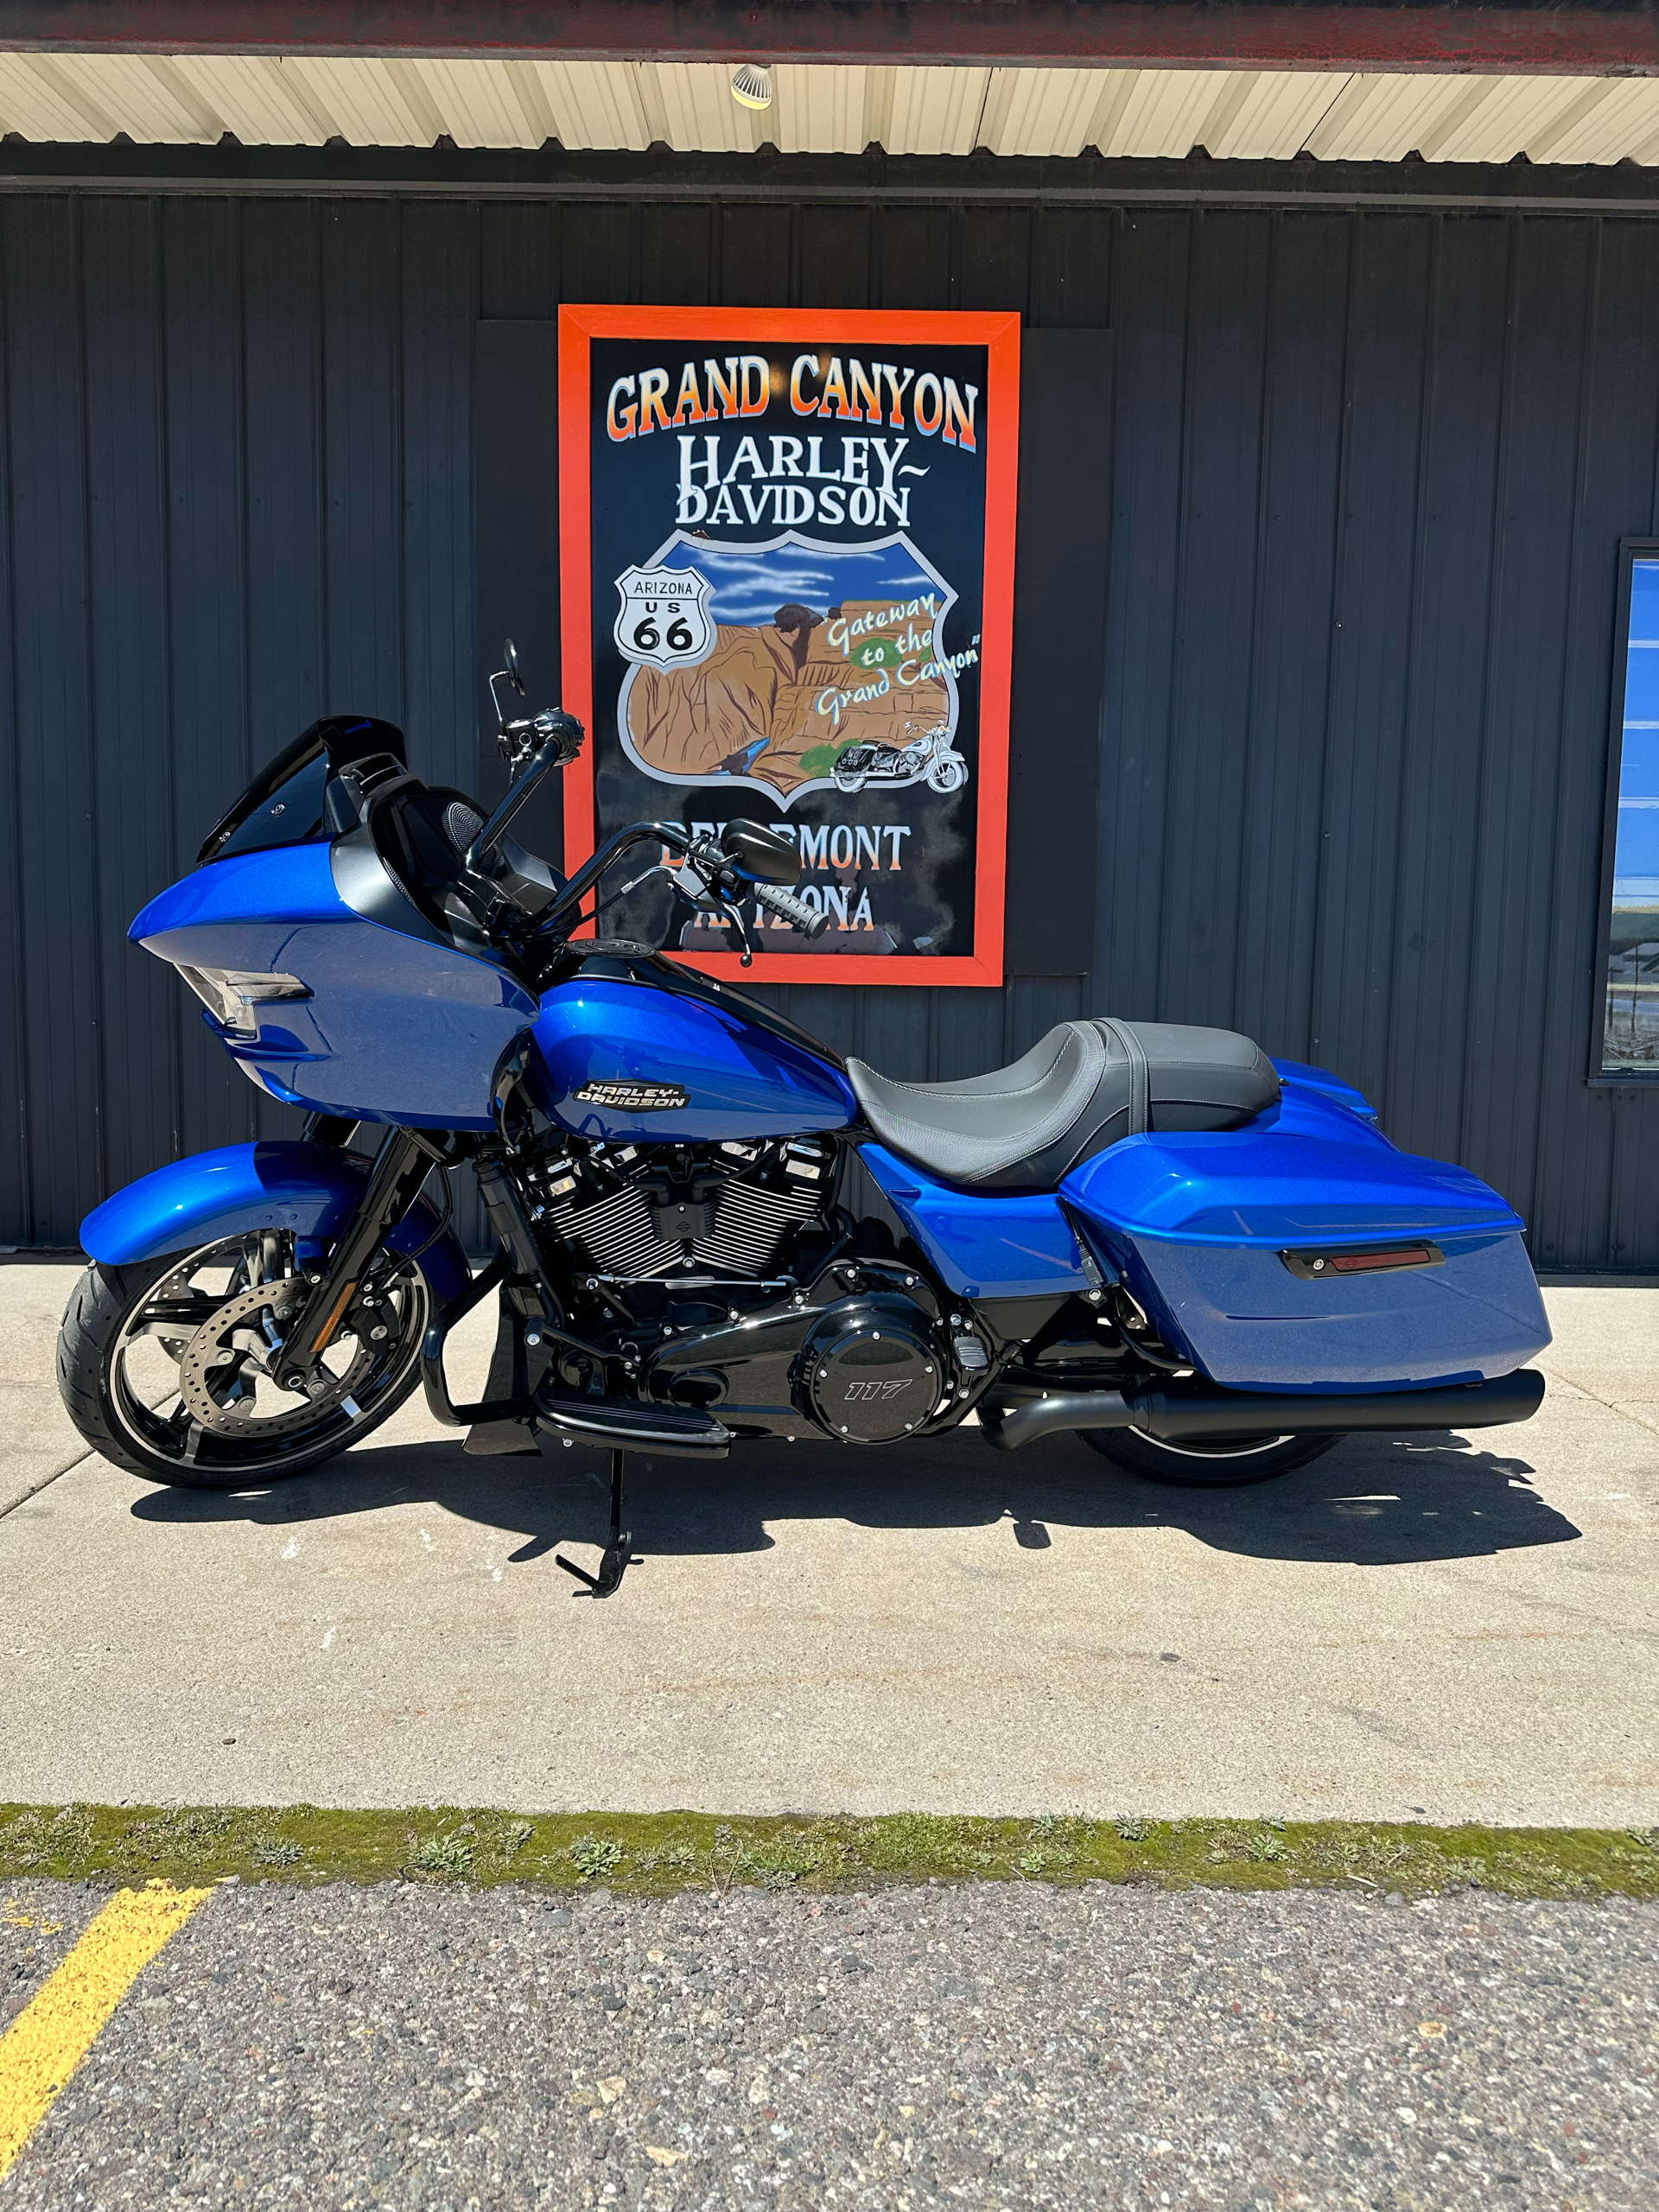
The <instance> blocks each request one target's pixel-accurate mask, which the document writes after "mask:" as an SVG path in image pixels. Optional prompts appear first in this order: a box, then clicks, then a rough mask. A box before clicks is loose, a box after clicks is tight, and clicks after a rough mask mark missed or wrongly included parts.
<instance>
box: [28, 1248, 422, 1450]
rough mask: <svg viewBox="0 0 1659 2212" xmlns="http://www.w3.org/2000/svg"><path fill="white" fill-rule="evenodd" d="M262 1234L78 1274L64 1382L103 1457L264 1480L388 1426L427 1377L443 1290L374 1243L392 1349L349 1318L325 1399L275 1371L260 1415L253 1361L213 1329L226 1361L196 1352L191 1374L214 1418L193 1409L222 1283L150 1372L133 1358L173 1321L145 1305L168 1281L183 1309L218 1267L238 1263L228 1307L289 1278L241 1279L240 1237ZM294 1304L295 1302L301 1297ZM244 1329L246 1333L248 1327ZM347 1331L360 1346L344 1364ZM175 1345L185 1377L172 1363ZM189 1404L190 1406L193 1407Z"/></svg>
mask: <svg viewBox="0 0 1659 2212" xmlns="http://www.w3.org/2000/svg"><path fill="white" fill-rule="evenodd" d="M260 1241H261V1240H260V1239H259V1238H258V1237H254V1238H252V1239H249V1238H245V1237H244V1238H239V1239H238V1238H227V1239H224V1240H221V1242H220V1243H219V1244H214V1245H207V1246H203V1247H201V1248H200V1249H199V1250H198V1251H196V1252H194V1253H179V1252H174V1253H169V1254H168V1255H165V1256H164V1257H162V1258H161V1259H155V1260H146V1261H141V1262H137V1263H136V1264H135V1265H132V1266H130V1267H123V1268H112V1267H99V1266H97V1265H93V1266H92V1267H90V1268H87V1270H86V1274H83V1275H82V1276H81V1278H80V1280H79V1282H77V1283H76V1285H75V1287H74V1289H73V1292H72V1293H71V1294H70V1298H69V1304H68V1307H67V1311H66V1313H65V1314H64V1317H63V1324H62V1326H61V1328H60V1330H59V1332H58V1389H59V1392H60V1395H61V1396H62V1399H63V1402H64V1406H65V1408H66V1409H67V1413H68V1415H69V1418H70V1420H71V1421H73V1423H74V1425H75V1427H76V1428H77V1429H78V1430H79V1433H80V1434H81V1436H82V1437H83V1438H85V1440H86V1442H87V1443H88V1444H89V1445H91V1446H92V1449H93V1450H94V1451H95V1452H98V1453H99V1455H100V1456H101V1457H102V1458H104V1459H108V1460H111V1462H113V1464H114V1465H116V1466H118V1467H121V1468H124V1470H125V1471H126V1472H127V1473H129V1474H132V1475H139V1476H142V1477H143V1479H144V1480H145V1481H147V1482H153V1483H166V1484H171V1485H173V1486H175V1487H176V1488H179V1489H184V1490H218V1491H232V1490H245V1489H251V1488H256V1487H257V1488H263V1487H264V1485H265V1484H269V1483H272V1482H277V1481H281V1480H283V1479H285V1478H288V1477H289V1476H291V1475H300V1474H305V1473H308V1471H310V1470H311V1469H312V1468H314V1467H319V1466H321V1465H323V1464H324V1462H325V1461H327V1460H329V1459H334V1458H335V1457H336V1456H337V1455H338V1454H339V1453H340V1452H343V1451H345V1450H346V1447H347V1446H350V1445H353V1444H356V1443H358V1442H359V1441H360V1440H362V1439H363V1438H364V1437H365V1436H367V1435H368V1434H369V1433H371V1432H372V1430H374V1429H377V1428H378V1427H380V1425H381V1423H382V1422H383V1421H388V1420H389V1419H390V1418H391V1415H392V1414H394V1413H395V1412H396V1411H397V1408H398V1407H399V1406H401V1405H402V1404H403V1403H404V1400H405V1399H407V1398H408V1397H409V1395H410V1393H411V1392H412V1391H413V1389H415V1387H416V1383H418V1382H419V1381H420V1375H421V1344H422V1338H423V1335H424V1332H425V1327H426V1320H427V1316H428V1315H429V1313H430V1312H431V1311H432V1308H433V1305H434V1302H435V1301H434V1300H433V1297H432V1294H431V1292H430V1290H429V1287H428V1285H427V1281H426V1278H425V1276H424V1274H423V1273H422V1270H421V1268H420V1267H419V1265H418V1264H417V1263H416V1262H413V1261H408V1260H403V1259H401V1258H400V1257H398V1256H397V1255H392V1254H388V1253H385V1252H382V1253H380V1254H378V1255H376V1259H375V1261H374V1262H372V1263H371V1272H372V1273H375V1274H378V1278H379V1281H380V1282H381V1283H382V1284H384V1285H385V1286H386V1291H387V1295H386V1302H385V1304H384V1305H383V1306H381V1307H380V1308H378V1311H379V1312H381V1313H386V1314H388V1315H389V1316H391V1323H392V1325H391V1329H390V1330H389V1332H388V1335H389V1339H390V1340H389V1342H388V1344H386V1346H385V1349H384V1350H381V1349H378V1348H376V1347H373V1346H372V1345H371V1344H369V1343H368V1342H367V1340H366V1337H365V1338H364V1339H363V1340H362V1341H359V1340H358V1339H357V1338H355V1337H353V1336H352V1335H351V1334H349V1332H348V1331H347V1329H346V1327H345V1326H343V1325H342V1327H341V1328H340V1331H339V1332H338V1335H337V1340H336V1342H337V1345H338V1346H339V1347H341V1348H340V1349H336V1347H334V1346H331V1347H330V1350H329V1352H328V1354H327V1355H326V1356H325V1364H326V1363H327V1359H328V1358H332V1359H333V1360H334V1363H335V1364H334V1369H333V1370H330V1372H331V1378H332V1383H333V1387H332V1388H330V1389H327V1390H326V1391H325V1392H324V1394H323V1395H322V1397H321V1399H320V1400H318V1401H317V1402H313V1401H311V1400H308V1399H306V1398H304V1397H302V1396H297V1395H295V1394H288V1393H278V1392H277V1385H276V1384H275V1383H274V1381H271V1382H270V1389H271V1392H272V1394H273V1396H274V1397H275V1398H276V1400H277V1402H276V1404H275V1405H274V1408H273V1410H272V1412H271V1413H270V1414H268V1415H267V1416H266V1418H265V1419H264V1420H263V1421H261V1420H260V1419H258V1418H257V1390H258V1388H259V1386H258V1385H257V1384H256V1385H255V1387H254V1389H252V1390H251V1391H244V1390H243V1389H242V1384H241V1380H240V1378H241V1376H242V1374H243V1372H244V1371H245V1369H246V1367H247V1365H248V1362H247V1361H246V1359H245V1357H242V1356H240V1355H238V1352H237V1351H235V1349H234V1348H233V1347H229V1346H228V1344H227V1347H226V1349H225V1350H224V1351H222V1352H221V1351H220V1350H219V1346H218V1344H217V1343H215V1344H214V1345H213V1352H214V1353H215V1354H216V1355H217V1356H218V1357H217V1360H216V1362H215V1363H209V1361H208V1360H207V1357H201V1358H199V1359H197V1360H195V1361H194V1362H192V1363H191V1364H192V1366H193V1367H194V1369H195V1370H197V1372H196V1373H194V1374H193V1375H192V1376H191V1381H190V1386H189V1387H190V1389H192V1390H193V1391H194V1395H195V1401H196V1403H197V1404H198V1405H200V1406H201V1407H203V1408H205V1409H206V1410H207V1414H208V1417H209V1419H210V1420H211V1421H214V1423H215V1426H214V1427H206V1426H204V1425H203V1423H202V1421H201V1420H200V1418H199V1417H198V1416H197V1415H196V1414H194V1413H193V1412H192V1410H191V1402H190V1400H189V1398H188V1397H187V1395H186V1390H185V1387H184V1384H183V1382H182V1378H183V1377H184V1376H186V1374H187V1371H188V1370H187V1364H186V1363H187V1359H188V1357H189V1351H190V1350H192V1349H194V1341H195V1338H196V1335H197V1332H198V1329H199V1328H200V1327H201V1326H202V1325H204V1324H207V1323H212V1322H213V1319H214V1306H213V1298H214V1294H213V1292H211V1291H206V1290H204V1291H202V1292H200V1294H198V1295H197V1296H196V1298H195V1300H194V1308H193V1310H191V1311H190V1313H189V1317H188V1319H187V1320H186V1321H184V1322H182V1323H181V1324H180V1325H179V1332H178V1334H177V1335H176V1336H168V1337H166V1338H163V1339H162V1345H163V1348H162V1351H160V1352H158V1353H156V1355H155V1357H153V1358H149V1359H148V1361H147V1365H146V1368H145V1371H144V1373H143V1376H142V1377H141V1378H140V1377H135V1376H133V1375H132V1374H130V1372H129V1371H128V1359H129V1356H130V1355H131V1354H132V1353H133V1352H134V1351H135V1349H136V1348H137V1346H138V1345H139V1344H140V1340H141V1339H143V1338H155V1337H158V1336H161V1334H162V1327H161V1325H158V1324H157V1323H156V1321H154V1320H151V1321H148V1322H147V1321H146V1319H145V1315H146V1309H147V1308H150V1307H152V1306H154V1305H155V1304H156V1301H157V1300H158V1294H161V1293H162V1292H163V1291H164V1290H165V1289H167V1288H168V1287H172V1288H174V1289H175V1291H176V1292H178V1293H180V1294H179V1295H175V1298H174V1301H173V1307H172V1309H170V1310H172V1311H174V1312H176V1311H179V1310H182V1309H183V1308H186V1307H192V1306H193V1301H192V1299H191V1297H190V1292H191V1287H192V1285H193V1283H194V1282H195V1281H198V1280H199V1279H200V1277H201V1276H202V1274H204V1273H205V1272H207V1273H211V1272H212V1271H213V1269H214V1268H215V1267H217V1268H218V1269H219V1271H220V1272H224V1271H226V1270H228V1272H229V1273H230V1275H231V1294H230V1295H229V1296H227V1297H224V1298H221V1299H219V1301H218V1303H219V1309H220V1310H224V1309H226V1308H228V1307H230V1306H238V1307H240V1306H244V1305H245V1304H247V1303H248V1302H249V1301H250V1300H252V1299H253V1294H254V1292H255V1291H256V1290H257V1288H260V1287H265V1288H270V1289H275V1288H277V1287H279V1286H277V1284H276V1283H275V1281H274V1280H272V1281H258V1280H250V1281H247V1282H246V1283H244V1284H242V1285H240V1286H238V1281H237V1269H236V1266H235V1264H234V1252H233V1249H232V1248H235V1247H237V1246H238V1245H239V1246H241V1247H243V1248H247V1247H249V1246H250V1245H252V1246H254V1247H257V1245H258V1244H259V1243H260ZM265 1241H266V1242H267V1243H269V1241H270V1240H269V1239H268V1238H267V1239H266V1240H265ZM265 1310H266V1311H270V1310H271V1309H270V1306H267V1308H266V1309H265ZM286 1310H289V1311H291V1310H292V1306H291V1301H290V1304H289V1307H288V1308H287V1309H286ZM193 1323H194V1324H195V1326H192V1324H193ZM241 1333H242V1334H243V1335H244V1336H245V1337H247V1336H248V1335H249V1334H250V1332H249V1331H247V1330H243V1331H242V1332H241ZM347 1343H352V1344H356V1347H357V1348H356V1351H355V1352H354V1353H353V1355H352V1356H351V1358H350V1362H349V1364H348V1365H346V1369H345V1371H344V1372H343V1373H342V1372H340V1367H341V1364H342V1363H343V1362H344V1360H345V1354H344V1351H343V1346H344V1345H345V1344H347ZM175 1346H177V1347H181V1349H175ZM145 1351H146V1353H147V1354H148V1351H149V1348H148V1347H147V1346H146V1347H145ZM169 1358H170V1359H171V1360H173V1362H174V1363H175V1368H176V1371H177V1375H178V1376H179V1377H180V1378H181V1380H180V1381H177V1382H174V1381H171V1380H169V1379H168V1375H167V1369H166V1362H167V1361H168V1359H169ZM262 1372H263V1370H262ZM227 1375H228V1376H230V1377H231V1378H232V1379H231V1383H230V1386H229V1389H230V1393H231V1394H232V1395H227V1397H226V1402H223V1403H220V1402H219V1398H218V1396H217V1395H216V1394H215V1392H214V1389H213V1385H214V1383H215V1382H216V1381H217V1382H219V1387H220V1389H224V1387H225V1385H224V1383H223V1380H222V1378H223V1377H225V1376H227ZM265 1379H266V1380H267V1381H270V1378H268V1377H267V1378H265ZM242 1396H246V1397H247V1399H248V1400H249V1401H250V1409H251V1411H253V1412H254V1414H255V1417H253V1418H241V1417H240V1416H241V1413H242V1408H241V1407H240V1405H239V1404H238V1402H237V1400H238V1399H239V1398H241V1397H242ZM283 1399H287V1400H288V1402H287V1403H286V1404H284V1403H283V1402H282V1401H283ZM168 1402H173V1403H175V1405H176V1407H177V1409H178V1410H177V1412H176V1413H175V1414H171V1415H169V1414H168V1412H167V1410H166V1408H167V1405H168ZM181 1414H182V1415H184V1416H186V1418H185V1419H184V1420H183V1421H181V1420H180V1418H179V1416H180V1415H181Z"/></svg>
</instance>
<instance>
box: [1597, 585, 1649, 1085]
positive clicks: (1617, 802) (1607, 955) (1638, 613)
mask: <svg viewBox="0 0 1659 2212" xmlns="http://www.w3.org/2000/svg"><path fill="white" fill-rule="evenodd" d="M1619 601H1620V625H1619V628H1620V637H1621V642H1622V652H1621V655H1620V659H1621V663H1622V664H1621V665H1620V666H1619V667H1618V668H1617V669H1616V670H1615V672H1614V685H1613V696H1614V700H1615V703H1616V705H1617V706H1618V713H1617V715H1616V716H1615V727H1614V729H1613V741H1612V746H1611V752H1610V755H1609V761H1608V778H1609V782H1610V785H1611V790H1610V791H1609V793H1608V807H1607V812H1608V848H1609V850H1608V858H1607V861H1606V862H1605V875H1604V882H1605V886H1606V887H1605V890H1604V893H1603V902H1602V923H1603V928H1602V941H1603V944H1604V947H1605V950H1604V953H1603V963H1604V964H1603V968H1602V1024H1601V1052H1600V1058H1599V1072H1600V1073H1601V1074H1602V1075H1603V1076H1614V1077H1630V1076H1659V544H1655V543H1650V542H1647V541H1643V542H1641V543H1627V544H1626V545H1625V546H1624V561H1623V563H1622V588H1621V590H1620V594H1619Z"/></svg>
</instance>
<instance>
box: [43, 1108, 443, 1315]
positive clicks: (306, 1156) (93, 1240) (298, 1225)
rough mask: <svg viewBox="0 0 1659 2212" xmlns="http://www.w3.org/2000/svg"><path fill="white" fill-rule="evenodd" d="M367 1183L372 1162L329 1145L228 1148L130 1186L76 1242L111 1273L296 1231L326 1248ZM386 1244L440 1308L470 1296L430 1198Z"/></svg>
mask: <svg viewBox="0 0 1659 2212" xmlns="http://www.w3.org/2000/svg"><path fill="white" fill-rule="evenodd" d="M368 1174H369V1162H368V1161H367V1160H364V1159H363V1158H361V1157H360V1156H359V1154H356V1153H352V1152H340V1151H336V1150H334V1148H332V1147H329V1146H327V1145H320V1144H301V1143H296V1142H277V1141H271V1142H266V1143H263V1144H227V1145H225V1146H222V1147H220V1148H219V1151H217V1152H198V1153H195V1154H192V1155H191V1157H190V1158H189V1159H188V1160H175V1161H174V1162H173V1163H172V1165H171V1166H168V1167H158V1168H157V1169H156V1172H155V1173H154V1174H152V1175H141V1176H140V1177H139V1179H138V1180H137V1182H136V1183H129V1184H128V1185H127V1187H126V1188H125V1190H124V1191H118V1192H116V1194H115V1196H114V1197H113V1198H105V1201H104V1203H103V1205H101V1206H94V1207H93V1209H92V1212H91V1213H89V1214H88V1215H87V1217H86V1220H85V1221H83V1222H82V1224H80V1241H81V1243H82V1245H83V1246H84V1248H85V1249H86V1251H87V1252H88V1253H89V1254H90V1255H91V1256H92V1258H93V1259H94V1260H96V1261H98V1262H99V1264H100V1265H102V1266H104V1267H110V1268H120V1267H127V1266H130V1264H131V1263H132V1262H134V1261H135V1260H154V1259H159V1258H160V1257H161V1255H162V1253H164V1252H188V1251H191V1250H194V1249H195V1248H196V1247H197V1246H199V1245H202V1244H212V1243H216V1242H217V1241H218V1239H219V1237H221V1236H237V1235H238V1234H239V1233H240V1232H241V1231H242V1230H250V1229H291V1230H294V1231H295V1232H296V1235H297V1236H301V1237H302V1238H307V1237H310V1238H315V1239H316V1240H317V1241H318V1242H320V1243H327V1241H328V1240H329V1239H330V1238H332V1237H334V1236H338V1234H339V1233H340V1230H341V1229H342V1228H343V1227H344V1226H345V1224H346V1221H347V1220H348V1219H349V1218H350V1216H351V1214H352V1211H353V1208H354V1207H355V1206H356V1205H357V1203H358V1200H359V1198H361V1197H362V1195H363V1185H364V1184H365V1182H366V1181H367V1179H368ZM388 1242H389V1243H391V1248H392V1249H393V1250H394V1251H397V1252H408V1253H411V1254H414V1253H418V1254H419V1255H420V1262H421V1266H422V1268H423V1270H424V1271H425V1274H426V1279H427V1281H429V1283H430V1284H431V1286H432V1288H433V1291H434V1293H435V1295H436V1296H437V1298H438V1300H440V1302H442V1303H445V1304H447V1303H448V1300H450V1299H452V1298H454V1297H457V1296H458V1295H459V1294H460V1293H461V1291H463V1290H464V1289H465V1288H466V1287H467V1282H468V1281H469V1280H470V1275H469V1272H468V1269H467V1257H466V1255H465V1253H463V1251H462V1250H461V1244H460V1241H459V1240H458V1238H457V1237H456V1236H455V1233H454V1230H453V1229H451V1228H450V1227H449V1226H448V1224H445V1223H443V1222H442V1218H441V1217H440V1215H439V1213H438V1211H437V1208H436V1207H435V1205H433V1204H432V1202H431V1200H430V1199H429V1198H428V1197H427V1196H426V1194H425V1193H424V1192H423V1193H422V1194H421V1196H420V1197H419V1198H416V1201H415V1204H414V1205H412V1206H411V1207H410V1210H409V1211H408V1212H407V1213H406V1214H405V1215H404V1218H403V1220H402V1221H401V1222H399V1224H397V1228H396V1229H395V1230H393V1231H392V1233H391V1237H390V1238H389V1239H388Z"/></svg>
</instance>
